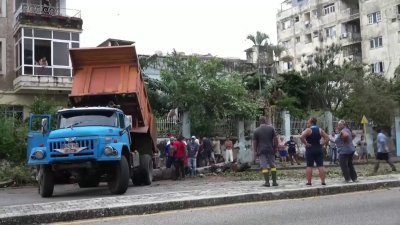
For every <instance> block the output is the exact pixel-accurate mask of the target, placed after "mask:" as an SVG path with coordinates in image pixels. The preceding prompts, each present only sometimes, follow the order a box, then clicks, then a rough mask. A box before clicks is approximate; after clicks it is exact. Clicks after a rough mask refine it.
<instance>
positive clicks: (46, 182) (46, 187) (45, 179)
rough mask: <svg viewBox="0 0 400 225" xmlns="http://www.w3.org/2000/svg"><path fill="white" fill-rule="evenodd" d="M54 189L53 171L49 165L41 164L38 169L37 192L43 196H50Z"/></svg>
mask: <svg viewBox="0 0 400 225" xmlns="http://www.w3.org/2000/svg"><path fill="white" fill-rule="evenodd" d="M53 190H54V173H53V171H52V169H51V166H50V165H41V166H40V169H39V194H40V195H41V196H42V197H43V198H47V197H51V196H52V195H53Z"/></svg>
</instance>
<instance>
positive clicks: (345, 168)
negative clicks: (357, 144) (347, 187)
mask: <svg viewBox="0 0 400 225" xmlns="http://www.w3.org/2000/svg"><path fill="white" fill-rule="evenodd" d="M337 128H338V131H339V134H338V135H336V138H335V144H336V148H337V151H338V153H339V164H340V168H341V170H342V174H343V177H344V179H345V182H350V180H352V181H353V182H357V172H356V170H355V168H354V164H353V156H354V153H355V151H356V149H355V148H354V144H353V138H354V137H355V135H354V134H353V132H352V131H351V130H350V129H349V128H348V127H347V124H346V122H345V121H344V120H340V121H339V122H338V125H337Z"/></svg>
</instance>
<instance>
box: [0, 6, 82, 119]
mask: <svg viewBox="0 0 400 225" xmlns="http://www.w3.org/2000/svg"><path fill="white" fill-rule="evenodd" d="M0 7H1V8H0V31H1V32H0V53H1V54H0V55H1V57H0V106H1V110H2V111H4V112H6V113H7V114H10V115H16V117H20V118H24V117H27V116H28V113H29V105H30V104H31V103H32V101H33V100H34V97H35V96H47V97H51V98H53V99H54V100H55V101H60V102H61V101H63V102H65V101H66V100H67V95H68V93H69V92H70V89H71V87H72V65H71V61H70V57H69V49H70V48H78V47H79V45H80V33H81V32H82V19H81V12H80V11H79V10H72V9H67V8H66V0H15V1H14V0H0ZM4 112H3V113H4ZM0 113H1V112H0Z"/></svg>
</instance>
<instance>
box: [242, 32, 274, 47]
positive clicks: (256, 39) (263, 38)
mask: <svg viewBox="0 0 400 225" xmlns="http://www.w3.org/2000/svg"><path fill="white" fill-rule="evenodd" d="M247 39H248V40H250V41H252V42H253V44H254V45H255V46H262V45H265V43H268V40H269V36H268V34H266V33H262V32H260V31H257V33H256V36H254V35H252V34H249V35H247Z"/></svg>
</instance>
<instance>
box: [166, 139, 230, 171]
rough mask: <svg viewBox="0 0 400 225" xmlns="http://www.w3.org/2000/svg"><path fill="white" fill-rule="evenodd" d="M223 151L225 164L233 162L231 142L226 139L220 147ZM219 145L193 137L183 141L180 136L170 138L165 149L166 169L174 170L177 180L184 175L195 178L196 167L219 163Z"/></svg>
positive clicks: (218, 143) (215, 141) (214, 141)
mask: <svg viewBox="0 0 400 225" xmlns="http://www.w3.org/2000/svg"><path fill="white" fill-rule="evenodd" d="M222 146H223V148H224V149H225V163H231V162H233V148H234V145H233V142H232V140H230V139H229V138H226V140H225V142H224V144H223V145H222ZM221 152H222V151H221V143H220V141H219V140H217V139H209V138H206V137H204V138H202V139H201V141H199V139H197V138H196V137H195V136H192V137H191V138H190V139H187V140H186V139H185V138H184V137H183V136H182V135H180V136H179V137H178V138H177V139H175V138H174V137H171V138H170V140H169V141H168V142H167V144H166V147H165V156H166V167H167V168H171V167H172V166H174V168H175V173H176V174H175V176H176V178H177V179H184V178H185V174H189V175H190V176H196V170H197V165H200V166H207V165H210V164H212V163H217V162H221V161H223V160H224V157H223V156H222V154H221Z"/></svg>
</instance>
